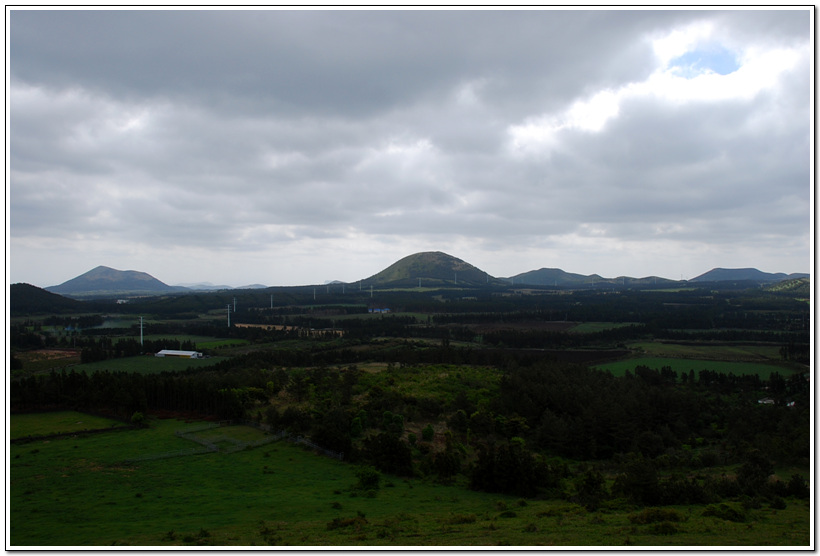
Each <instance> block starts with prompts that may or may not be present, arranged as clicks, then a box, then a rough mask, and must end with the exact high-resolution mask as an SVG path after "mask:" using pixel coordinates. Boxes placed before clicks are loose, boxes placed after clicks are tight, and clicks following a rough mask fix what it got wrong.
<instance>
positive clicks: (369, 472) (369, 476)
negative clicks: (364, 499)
mask: <svg viewBox="0 0 820 556" xmlns="http://www.w3.org/2000/svg"><path fill="white" fill-rule="evenodd" d="M356 478H357V479H359V481H358V482H357V483H356V485H355V486H354V487H353V488H355V489H357V490H367V491H370V490H376V489H378V488H379V482H380V481H381V474H380V473H379V472H378V471H376V470H375V469H374V468H372V467H370V466H362V467H359V468H358V469H357V470H356Z"/></svg>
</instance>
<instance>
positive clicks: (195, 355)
mask: <svg viewBox="0 0 820 556" xmlns="http://www.w3.org/2000/svg"><path fill="white" fill-rule="evenodd" d="M154 356H155V357H180V358H182V359H202V353H200V352H198V351H183V350H179V349H163V350H161V351H158V352H157V353H155V354H154Z"/></svg>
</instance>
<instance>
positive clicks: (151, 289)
mask: <svg viewBox="0 0 820 556" xmlns="http://www.w3.org/2000/svg"><path fill="white" fill-rule="evenodd" d="M45 289H46V290H47V291H50V292H52V293H58V294H60V295H65V296H69V297H91V296H96V297H102V296H109V295H111V296H117V295H137V294H158V293H172V292H184V291H188V290H187V289H186V288H181V287H177V286H169V285H168V284H166V283H164V282H160V281H159V280H157V279H156V278H154V277H153V276H151V275H150V274H147V273H145V272H138V271H136V270H116V269H113V268H109V267H107V266H98V267H97V268H94V269H92V270H89V271H88V272H86V273H85V274H81V275H79V276H77V277H76V278H72V279H71V280H68V281H66V282H63V283H62V284H60V285H58V286H49V287H47V288H45Z"/></svg>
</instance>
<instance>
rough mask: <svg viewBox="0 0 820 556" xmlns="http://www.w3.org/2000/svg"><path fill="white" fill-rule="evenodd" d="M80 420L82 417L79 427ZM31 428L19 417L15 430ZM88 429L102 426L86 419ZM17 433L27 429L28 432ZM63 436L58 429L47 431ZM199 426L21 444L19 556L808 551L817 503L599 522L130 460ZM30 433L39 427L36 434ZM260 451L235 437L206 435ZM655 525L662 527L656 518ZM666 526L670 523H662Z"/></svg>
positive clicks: (415, 489)
mask: <svg viewBox="0 0 820 556" xmlns="http://www.w3.org/2000/svg"><path fill="white" fill-rule="evenodd" d="M75 418H77V417H76V416H72V417H71V419H75ZM32 419H33V417H31V416H25V415H19V416H18V415H15V416H13V417H12V426H13V427H17V426H18V425H19V424H20V423H19V422H22V421H27V422H30V421H31V420H32ZM85 419H90V417H86V418H85ZM18 421H19V422H18ZM48 422H49V423H50V426H52V427H54V428H55V430H57V429H59V430H65V426H63V425H61V423H60V421H59V420H50V421H48ZM198 425H200V424H198V423H190V422H183V421H179V420H176V419H166V420H152V421H151V424H150V427H149V428H144V429H138V430H128V431H121V432H110V433H106V434H98V435H88V436H84V435H83V434H81V433H78V434H77V435H75V436H67V437H64V438H60V439H53V440H46V441H38V442H30V443H24V444H13V445H12V446H11V452H10V473H11V475H10V479H11V481H10V484H11V491H10V493H9V500H10V504H11V506H12V507H13V508H14V511H13V512H12V513H11V516H10V532H11V538H10V543H11V544H12V545H13V546H16V547H66V546H68V547H70V546H84V547H90V546H126V545H127V546H144V547H153V546H158V547H161V546H191V547H193V546H234V547H236V546H301V547H309V546H316V547H325V546H340V547H348V546H407V547H412V546H427V547H430V546H492V547H497V546H527V547H549V546H601V547H603V546H619V547H620V546H626V545H635V546H642V547H645V546H728V545H731V546H733V547H740V546H771V547H785V546H795V547H796V546H806V545H807V544H808V543H809V531H810V527H809V512H808V501H802V500H791V499H790V500H789V501H788V504H787V505H786V507H785V508H778V509H775V508H772V507H770V506H768V505H765V504H764V505H762V506H760V507H759V508H757V509H749V510H744V509H743V508H741V507H740V506H739V505H732V506H734V509H735V510H737V513H738V514H742V519H741V518H738V517H736V516H735V517H732V518H731V519H727V517H730V516H729V514H726V515H723V517H719V516H717V515H709V514H715V513H719V512H715V511H714V510H715V508H714V507H713V508H711V510H710V509H709V506H698V505H689V506H674V507H665V508H664V509H663V510H658V512H660V513H657V512H655V513H652V512H647V511H646V510H645V509H643V510H642V509H641V508H639V507H636V506H632V505H631V504H629V503H627V502H625V501H623V500H616V501H612V502H610V503H606V504H603V505H602V506H601V507H600V508H598V509H596V510H594V511H590V510H587V509H585V507H584V506H581V505H578V504H573V503H569V502H566V501H562V500H537V499H522V498H519V497H515V496H507V495H501V494H491V493H484V492H477V491H472V490H468V489H466V488H464V486H463V485H460V484H454V485H450V486H447V485H441V484H435V483H431V482H428V481H425V480H421V479H417V478H398V477H394V476H391V475H388V474H381V475H379V478H378V483H377V484H376V485H373V484H372V483H371V484H369V485H368V487H367V488H366V489H364V488H361V487H360V486H359V483H360V478H358V475H357V472H358V470H359V469H360V468H359V467H357V466H354V465H351V464H348V463H344V462H340V461H337V460H334V459H332V458H328V457H324V456H321V455H316V454H314V453H313V452H311V451H310V450H308V449H305V448H303V447H301V446H298V445H295V444H292V443H290V442H288V441H287V440H280V441H277V442H275V443H271V444H267V445H263V446H259V447H256V448H251V449H245V450H241V451H237V452H232V453H227V452H223V451H221V450H220V451H219V452H214V453H207V454H200V455H191V456H178V457H168V458H165V459H144V460H142V461H137V462H134V463H127V462H126V460H128V459H133V458H143V457H146V456H151V455H152V454H168V453H173V452H175V451H182V450H185V449H188V448H190V447H191V446H196V444H194V443H193V442H191V441H189V440H186V439H183V438H180V437H177V436H175V435H174V431H176V430H190V429H195V428H197V426H198ZM25 426H27V427H31V426H32V425H30V424H28V425H25ZM197 434H201V435H203V436H206V437H211V438H215V437H230V438H233V439H235V440H237V441H253V440H258V439H259V437H260V435H261V434H262V433H261V432H260V431H258V430H256V429H253V428H250V427H246V426H233V427H224V428H216V429H211V430H210V431H206V432H202V433H197ZM656 514H657V515H656ZM658 515H661V516H662V517H661V518H659V517H657V516H658ZM732 515H734V514H732Z"/></svg>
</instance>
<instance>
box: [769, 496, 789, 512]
mask: <svg viewBox="0 0 820 556" xmlns="http://www.w3.org/2000/svg"><path fill="white" fill-rule="evenodd" d="M769 507H770V508H772V509H773V510H785V509H786V501H785V500H783V499H782V498H780V497H779V496H775V497H774V498H773V499H772V501H771V502H770V503H769Z"/></svg>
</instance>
